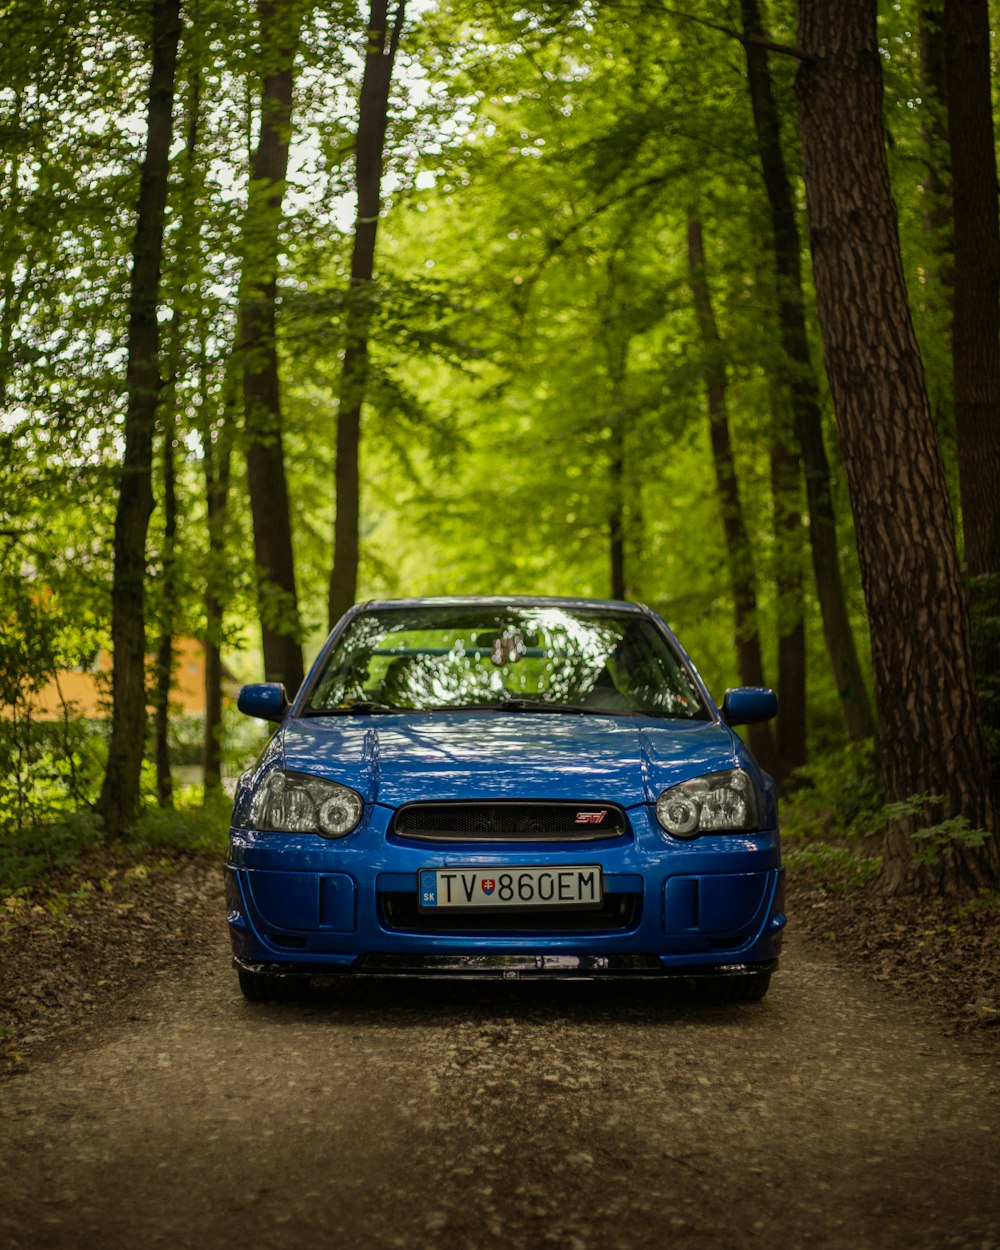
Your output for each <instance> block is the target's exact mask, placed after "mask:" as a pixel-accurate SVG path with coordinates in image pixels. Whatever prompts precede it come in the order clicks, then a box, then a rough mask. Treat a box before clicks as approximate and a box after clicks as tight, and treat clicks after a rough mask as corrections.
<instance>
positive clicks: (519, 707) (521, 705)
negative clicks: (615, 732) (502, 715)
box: [415, 699, 601, 715]
mask: <svg viewBox="0 0 1000 1250" xmlns="http://www.w3.org/2000/svg"><path fill="white" fill-rule="evenodd" d="M415 710H416V711H418V712H575V713H576V714H577V715H586V714H590V713H591V712H597V713H599V714H600V712H601V709H600V708H591V707H581V706H579V705H578V704H574V703H543V702H542V701H541V700H540V699H495V700H492V701H490V702H486V703H436V704H431V705H429V706H427V707H421V708H416V709H415Z"/></svg>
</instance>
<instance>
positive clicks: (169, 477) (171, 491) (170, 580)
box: [153, 319, 179, 807]
mask: <svg viewBox="0 0 1000 1250" xmlns="http://www.w3.org/2000/svg"><path fill="white" fill-rule="evenodd" d="M174 324H175V329H176V328H178V326H179V320H177V319H175V323H174ZM174 429H175V424H174V414H173V412H171V413H170V419H169V420H168V421H165V422H164V428H163V570H162V611H161V620H160V641H159V644H158V646H157V648H156V661H155V678H154V686H153V690H154V694H153V708H154V717H153V721H154V730H153V739H154V743H155V748H154V756H155V759H156V797H157V799H158V800H159V804H160V806H161V807H173V805H174V785H173V779H172V777H171V775H170V686H171V681H172V678H173V675H174V622H175V621H176V619H177V469H176V464H175V462H174Z"/></svg>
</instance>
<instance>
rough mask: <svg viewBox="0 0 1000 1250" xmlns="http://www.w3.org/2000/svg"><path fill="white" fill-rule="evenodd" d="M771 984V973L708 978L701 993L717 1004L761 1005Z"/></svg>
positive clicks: (748, 973)
mask: <svg viewBox="0 0 1000 1250" xmlns="http://www.w3.org/2000/svg"><path fill="white" fill-rule="evenodd" d="M770 984H771V973H770V972H769V971H768V972H745V973H743V974H742V975H734V976H728V977H727V976H720V977H711V978H708V977H706V978H705V980H704V981H703V982H702V983H701V991H702V993H703V995H704V996H705V997H706V998H709V999H711V1000H712V1002H715V1003H759V1002H760V1000H761V999H762V998H763V997H764V995H765V994H766V993H767V989H768V986H769V985H770Z"/></svg>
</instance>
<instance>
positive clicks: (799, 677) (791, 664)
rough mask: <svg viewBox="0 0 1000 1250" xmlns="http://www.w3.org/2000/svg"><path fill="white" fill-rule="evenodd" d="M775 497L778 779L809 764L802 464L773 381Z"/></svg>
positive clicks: (783, 393)
mask: <svg viewBox="0 0 1000 1250" xmlns="http://www.w3.org/2000/svg"><path fill="white" fill-rule="evenodd" d="M770 389H771V499H772V501H773V507H774V522H773V524H774V581H775V589H776V591H777V617H778V696H779V700H780V701H779V704H778V720H777V725H776V729H777V733H776V739H777V741H776V749H777V759H776V761H775V777H776V779H777V780H778V781H779V782H780V781H783V780H784V779H785V778H786V777H787V776H788V774H789V773H790V772H792V771H793V770H794V769H796V768H801V766H802V765H803V764H804V763H805V762H806V731H807V721H806V625H805V588H804V586H803V580H804V579H803V564H802V557H803V554H804V551H805V535H804V534H803V526H802V464H801V461H800V460H799V456H798V452H797V451H796V450H795V448H794V442H795V439H794V436H793V434H792V429H791V424H792V423H791V420H790V417H791V413H790V412H788V403H787V396H788V388H787V386H786V385H785V383H784V381H783V380H779V379H776V378H772V380H771V388H770Z"/></svg>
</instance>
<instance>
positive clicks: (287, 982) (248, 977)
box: [236, 968, 309, 1003]
mask: <svg viewBox="0 0 1000 1250" xmlns="http://www.w3.org/2000/svg"><path fill="white" fill-rule="evenodd" d="M236 974H237V976H238V977H239V979H240V989H241V990H242V992H243V997H244V998H245V999H247V1001H248V1002H251V1003H274V1002H288V1001H289V1000H291V999H293V998H304V997H305V995H306V994H308V992H309V980H308V978H307V977H301V978H300V977H283V976H270V975H269V974H268V973H266V972H251V971H250V969H249V968H237V970H236Z"/></svg>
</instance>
